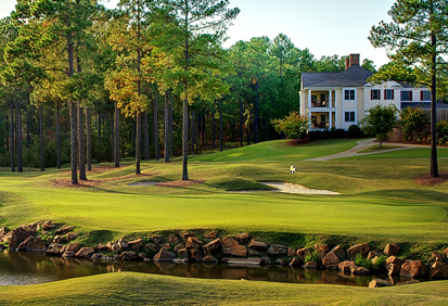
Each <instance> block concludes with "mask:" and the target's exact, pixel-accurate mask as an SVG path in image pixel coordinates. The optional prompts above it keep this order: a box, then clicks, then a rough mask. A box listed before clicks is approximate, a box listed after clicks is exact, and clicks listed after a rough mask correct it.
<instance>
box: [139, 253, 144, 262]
mask: <svg viewBox="0 0 448 306" xmlns="http://www.w3.org/2000/svg"><path fill="white" fill-rule="evenodd" d="M137 258H138V260H141V261H144V259H145V258H146V254H145V253H138V254H137Z"/></svg>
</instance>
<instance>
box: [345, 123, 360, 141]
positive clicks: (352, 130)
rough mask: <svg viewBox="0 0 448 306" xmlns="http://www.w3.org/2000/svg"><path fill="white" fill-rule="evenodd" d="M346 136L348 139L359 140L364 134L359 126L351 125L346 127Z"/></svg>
mask: <svg viewBox="0 0 448 306" xmlns="http://www.w3.org/2000/svg"><path fill="white" fill-rule="evenodd" d="M347 135H348V137H349V138H361V137H363V136H364V133H363V132H362V131H361V128H360V127H359V126H357V125H356V124H352V125H350V126H349V127H348V130H347Z"/></svg>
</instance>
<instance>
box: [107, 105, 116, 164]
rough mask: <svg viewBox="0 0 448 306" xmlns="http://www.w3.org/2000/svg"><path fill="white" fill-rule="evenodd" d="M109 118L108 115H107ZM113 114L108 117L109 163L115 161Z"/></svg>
mask: <svg viewBox="0 0 448 306" xmlns="http://www.w3.org/2000/svg"><path fill="white" fill-rule="evenodd" d="M108 117H109V115H108ZM114 121H115V119H114V113H112V114H111V115H110V161H111V162H112V163H113V162H114V161H115V133H114V129H115V126H114Z"/></svg>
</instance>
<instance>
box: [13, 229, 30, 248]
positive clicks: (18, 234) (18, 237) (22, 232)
mask: <svg viewBox="0 0 448 306" xmlns="http://www.w3.org/2000/svg"><path fill="white" fill-rule="evenodd" d="M28 237H30V232H29V231H28V230H26V229H25V228H23V227H18V228H16V229H15V230H13V231H12V236H11V242H10V243H9V248H10V249H11V250H15V249H17V248H18V247H19V244H21V243H22V242H23V241H24V240H25V239H27V238H28Z"/></svg>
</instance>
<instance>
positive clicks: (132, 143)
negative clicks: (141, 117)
mask: <svg viewBox="0 0 448 306" xmlns="http://www.w3.org/2000/svg"><path fill="white" fill-rule="evenodd" d="M136 120H137V119H136ZM135 125H136V124H135V121H132V127H131V145H132V156H133V157H135Z"/></svg>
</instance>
